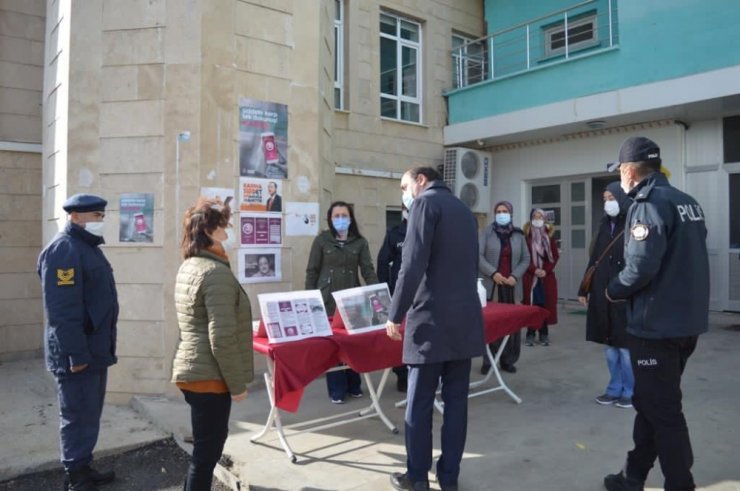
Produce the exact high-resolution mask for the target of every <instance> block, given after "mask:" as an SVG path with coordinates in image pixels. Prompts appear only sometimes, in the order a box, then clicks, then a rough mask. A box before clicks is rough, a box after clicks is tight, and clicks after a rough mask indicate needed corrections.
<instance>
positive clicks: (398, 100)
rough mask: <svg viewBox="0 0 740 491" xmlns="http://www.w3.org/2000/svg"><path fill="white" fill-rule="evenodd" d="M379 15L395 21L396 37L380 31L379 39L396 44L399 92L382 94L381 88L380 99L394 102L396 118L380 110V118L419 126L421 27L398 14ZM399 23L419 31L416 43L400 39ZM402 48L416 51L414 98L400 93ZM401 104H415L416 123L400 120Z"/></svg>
mask: <svg viewBox="0 0 740 491" xmlns="http://www.w3.org/2000/svg"><path fill="white" fill-rule="evenodd" d="M380 15H381V16H383V15H385V16H386V17H392V18H394V19H395V20H396V35H395V36H391V35H390V34H386V33H384V32H382V31H381V32H380V37H381V38H386V39H390V40H392V41H395V42H396V80H397V81H398V83H397V84H396V85H397V87H396V89H397V91H398V92H399V94H398V95H396V94H388V93H385V92H382V88H381V92H380V98H381V99H393V100H395V101H396V117H395V118H392V117H390V116H383V115H382V110H381V118H383V119H390V120H393V121H403V122H406V123H417V124H421V122H422V121H424V112H423V109H424V107H423V104H422V100H423V97H422V93H421V89H422V87H423V84H422V74H423V70H422V64H421V61H422V41H423V38H422V35H423V32H422V25H421V23H420V22H418V21H415V20H412V19H409V18H408V17H403V16H400V15H398V14H394V13H392V12H387V11H384V10H381V11H380ZM401 21H404V22H408V23H409V24H414V25H416V26H417V28H418V30H419V41H418V42H415V41H410V40H408V39H403V38H402V37H401ZM378 26H380V17H379V18H378ZM404 47H408V48H413V49H414V50H415V51H416V97H410V96H407V95H403V94H402V93H401V92H402V87H403V77H402V75H403V65H402V63H403V48H404ZM378 51H379V52H380V49H378ZM402 102H407V103H411V104H416V105H417V106H418V107H419V120H418V121H413V120H410V119H402V117H401V116H402V112H401V103H402ZM381 104H382V101H381ZM379 109H380V108H379Z"/></svg>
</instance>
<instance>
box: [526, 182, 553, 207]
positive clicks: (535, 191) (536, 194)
mask: <svg viewBox="0 0 740 491" xmlns="http://www.w3.org/2000/svg"><path fill="white" fill-rule="evenodd" d="M558 202H560V184H548V185H546V186H532V204H539V203H558Z"/></svg>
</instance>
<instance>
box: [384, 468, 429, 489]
mask: <svg viewBox="0 0 740 491" xmlns="http://www.w3.org/2000/svg"><path fill="white" fill-rule="evenodd" d="M391 486H393V489H396V490H397V491H429V483H428V482H427V481H416V482H413V481H411V480H410V479H409V477H408V476H407V475H406V473H403V474H402V473H400V472H394V473H393V474H391Z"/></svg>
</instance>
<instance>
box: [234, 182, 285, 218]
mask: <svg viewBox="0 0 740 491" xmlns="http://www.w3.org/2000/svg"><path fill="white" fill-rule="evenodd" d="M282 194H283V181H275V180H271V179H254V178H251V177H242V178H240V179H239V209H240V210H241V211H262V212H274V213H280V212H282V211H283V198H282Z"/></svg>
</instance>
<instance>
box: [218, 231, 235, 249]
mask: <svg viewBox="0 0 740 491" xmlns="http://www.w3.org/2000/svg"><path fill="white" fill-rule="evenodd" d="M224 230H226V240H223V241H221V247H223V248H224V250H225V251H230V250H232V249H236V247H237V243H236V234H235V233H234V229H232V228H231V227H229V228H227V229H224Z"/></svg>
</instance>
